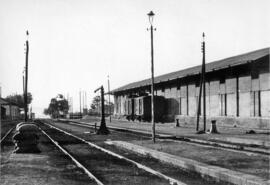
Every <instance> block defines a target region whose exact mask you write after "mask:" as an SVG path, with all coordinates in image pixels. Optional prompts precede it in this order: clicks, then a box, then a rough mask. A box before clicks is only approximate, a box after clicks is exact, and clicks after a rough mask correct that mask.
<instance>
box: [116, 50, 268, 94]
mask: <svg viewBox="0 0 270 185" xmlns="http://www.w3.org/2000/svg"><path fill="white" fill-rule="evenodd" d="M269 52H270V47H268V48H264V49H259V50H256V51H252V52H248V53H244V54H241V55H237V56H233V57H229V58H225V59H222V60H218V61H214V62H210V63H207V64H206V65H205V71H206V72H210V71H213V70H219V69H222V68H227V67H229V66H237V65H241V64H246V63H248V62H251V61H255V60H258V59H260V58H262V57H265V56H267V55H268V56H269ZM200 72H201V65H198V66H195V67H191V68H187V69H184V70H179V71H175V72H172V73H168V74H164V75H160V76H157V77H155V83H160V82H164V81H170V80H174V79H177V78H183V77H185V76H190V75H196V74H199V73H200ZM150 84H151V79H150V78H149V79H145V80H141V81H137V82H133V83H130V84H127V85H124V86H122V87H119V88H117V89H114V90H113V91H111V93H112V94H114V93H116V92H121V91H125V90H128V89H133V88H138V87H143V86H147V85H150Z"/></svg>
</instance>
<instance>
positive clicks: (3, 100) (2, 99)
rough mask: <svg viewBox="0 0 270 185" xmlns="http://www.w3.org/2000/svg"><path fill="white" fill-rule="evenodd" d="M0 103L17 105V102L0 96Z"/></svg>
mask: <svg viewBox="0 0 270 185" xmlns="http://www.w3.org/2000/svg"><path fill="white" fill-rule="evenodd" d="M0 104H1V105H15V106H18V104H17V103H14V102H10V101H8V100H6V99H4V98H0Z"/></svg>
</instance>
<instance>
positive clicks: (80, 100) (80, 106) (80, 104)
mask: <svg viewBox="0 0 270 185" xmlns="http://www.w3.org/2000/svg"><path fill="white" fill-rule="evenodd" d="M79 95H80V116H81V115H82V107H81V90H80V93H79Z"/></svg>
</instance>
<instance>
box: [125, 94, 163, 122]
mask: <svg viewBox="0 0 270 185" xmlns="http://www.w3.org/2000/svg"><path fill="white" fill-rule="evenodd" d="M154 102H155V108H154V109H155V122H163V115H164V111H165V99H164V97H163V96H154ZM125 113H126V114H125V116H126V118H127V120H132V121H134V120H138V121H151V96H140V97H133V98H132V97H131V98H127V99H126V101H125Z"/></svg>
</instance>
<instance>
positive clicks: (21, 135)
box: [13, 122, 40, 153]
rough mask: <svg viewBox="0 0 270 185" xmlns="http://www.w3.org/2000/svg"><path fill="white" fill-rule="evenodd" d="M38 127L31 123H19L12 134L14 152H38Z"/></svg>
mask: <svg viewBox="0 0 270 185" xmlns="http://www.w3.org/2000/svg"><path fill="white" fill-rule="evenodd" d="M38 132H39V129H38V127H37V126H36V125H34V124H32V123H25V122H23V123H19V124H18V125H17V126H16V132H15V134H14V136H13V141H14V143H15V151H14V153H40V150H39V148H38V146H37V145H38V139H39V138H38Z"/></svg>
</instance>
